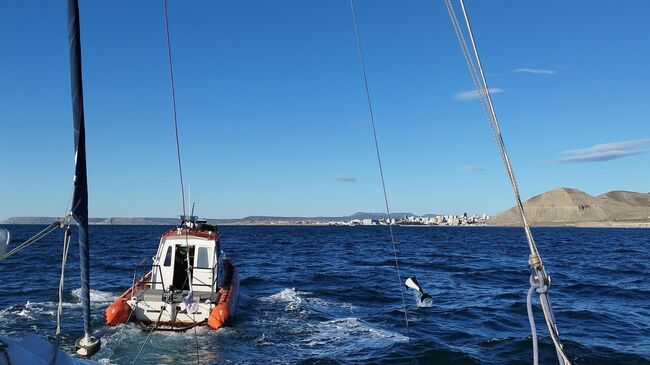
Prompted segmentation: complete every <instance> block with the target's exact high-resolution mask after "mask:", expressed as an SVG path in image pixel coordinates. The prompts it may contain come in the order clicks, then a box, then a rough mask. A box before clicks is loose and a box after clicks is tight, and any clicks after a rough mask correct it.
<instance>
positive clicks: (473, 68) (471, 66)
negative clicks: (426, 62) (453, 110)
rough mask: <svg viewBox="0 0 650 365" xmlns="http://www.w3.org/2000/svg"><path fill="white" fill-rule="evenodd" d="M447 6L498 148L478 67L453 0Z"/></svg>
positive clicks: (504, 162)
mask: <svg viewBox="0 0 650 365" xmlns="http://www.w3.org/2000/svg"><path fill="white" fill-rule="evenodd" d="M445 5H446V6H447V12H448V13H449V17H450V18H451V23H452V25H453V27H454V31H455V32H456V38H457V39H458V43H459V44H460V48H461V51H462V52H463V57H464V58H465V63H466V64H467V69H468V70H469V74H470V76H471V78H472V82H473V83H474V88H475V89H476V92H477V94H478V96H479V100H480V102H481V107H482V108H483V112H484V113H485V116H486V118H487V120H488V124H489V126H490V132H491V135H492V138H493V139H494V143H495V144H496V145H497V146H498V145H499V142H498V138H497V134H496V131H495V128H494V121H493V120H492V115H491V114H490V109H489V107H488V105H487V100H486V97H485V92H484V91H483V88H482V87H481V82H480V78H479V76H478V71H477V70H476V65H475V64H474V61H473V60H472V55H471V53H470V51H469V48H468V47H467V42H466V41H465V36H464V35H463V31H462V30H461V28H460V24H459V23H458V18H457V17H456V13H455V12H454V9H453V6H452V5H451V0H445ZM499 155H500V156H501V161H502V162H503V166H504V168H507V167H506V161H505V160H504V159H503V155H501V154H499Z"/></svg>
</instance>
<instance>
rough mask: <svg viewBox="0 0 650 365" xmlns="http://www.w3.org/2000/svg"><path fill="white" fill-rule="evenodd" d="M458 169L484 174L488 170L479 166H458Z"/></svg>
mask: <svg viewBox="0 0 650 365" xmlns="http://www.w3.org/2000/svg"><path fill="white" fill-rule="evenodd" d="M458 169H459V170H460V171H464V172H482V171H485V170H487V168H485V167H483V166H477V165H469V166H458Z"/></svg>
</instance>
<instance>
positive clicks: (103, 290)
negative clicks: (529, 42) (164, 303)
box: [0, 226, 650, 364]
mask: <svg viewBox="0 0 650 365" xmlns="http://www.w3.org/2000/svg"><path fill="white" fill-rule="evenodd" d="M3 227H4V228H9V229H10V230H11V232H12V238H13V241H12V242H14V244H16V243H19V242H22V241H23V240H25V239H27V238H29V237H30V236H31V235H32V234H34V233H36V232H37V231H38V230H40V229H41V228H42V227H41V226H3ZM165 228H166V227H161V226H91V228H90V229H91V231H90V238H91V244H92V247H91V255H92V257H91V265H92V267H91V285H92V288H93V289H92V291H91V301H92V316H93V320H92V322H93V327H94V329H93V331H94V334H95V335H96V336H101V337H102V342H103V346H102V350H101V351H100V352H99V353H98V354H97V355H96V356H95V357H94V359H95V360H98V361H100V362H101V363H106V364H130V363H132V361H133V360H134V358H135V355H136V353H137V352H138V349H139V348H140V346H141V344H142V343H143V341H144V340H145V338H146V336H147V335H146V333H143V332H142V331H141V330H140V329H139V328H138V327H137V326H136V325H135V324H128V325H125V326H118V327H111V328H109V327H104V326H103V322H104V309H105V308H106V306H107V305H109V304H110V303H111V302H112V301H113V300H114V299H115V298H116V297H117V296H118V295H119V294H120V293H121V292H122V291H123V290H124V289H126V288H127V287H128V286H129V285H130V283H131V280H132V275H133V267H134V265H135V264H136V263H137V262H139V261H141V260H142V259H143V258H145V257H151V256H153V255H154V253H155V250H156V247H157V244H158V236H159V235H160V234H161V233H162V232H163V230H164V229H165ZM220 230H221V234H222V242H223V247H224V250H226V252H227V254H228V256H229V257H230V258H231V259H232V260H233V261H234V262H235V264H236V266H237V268H238V270H239V274H240V278H241V292H240V305H239V309H238V311H239V312H238V317H237V319H236V321H235V322H234V323H233V326H232V327H229V328H224V329H221V330H218V331H209V330H203V329H199V330H198V332H197V334H196V336H197V339H198V344H199V348H198V360H199V361H200V363H201V364H208V363H210V364H350V363H358V364H366V363H367V364H402V363H403V364H413V363H416V364H530V363H531V362H532V350H531V339H530V329H529V325H528V319H527V315H526V291H527V290H528V274H529V273H528V268H527V264H526V261H527V252H526V243H525V238H524V235H523V231H522V230H521V229H517V228H496V227H467V228H460V227H459V228H451V227H397V228H396V231H395V232H396V238H397V246H398V250H399V256H400V264H401V269H402V276H403V277H402V279H405V278H406V277H407V276H417V278H418V280H419V281H420V284H421V285H422V286H423V287H424V289H425V291H426V292H428V293H429V294H431V296H432V297H433V306H431V307H420V306H418V303H417V297H416V296H415V295H414V294H413V293H411V292H408V291H407V292H405V295H406V305H407V314H408V319H409V323H410V326H409V330H408V331H407V328H406V326H405V322H404V313H403V311H402V304H401V299H400V285H401V284H400V283H398V282H397V277H396V272H395V267H394V261H393V257H392V251H391V245H390V239H389V236H388V230H387V227H274V226H270V227H269V226H223V227H220ZM533 233H534V234H535V237H536V239H537V243H538V246H539V249H540V253H541V254H542V258H543V259H544V262H545V264H546V267H547V270H548V272H549V274H550V275H551V278H552V284H553V285H552V287H551V299H552V301H553V306H554V310H555V314H556V317H557V322H558V327H559V331H560V335H561V337H562V339H563V342H564V345H565V348H566V352H567V354H568V355H569V357H570V358H571V359H572V360H573V362H574V364H650V284H649V283H650V281H649V279H648V278H649V277H650V230H643V229H578V228H537V229H533ZM75 238H76V237H75ZM73 242H74V241H73ZM61 248H62V234H61V233H60V232H59V233H57V234H54V235H51V236H50V237H48V238H46V239H45V240H43V241H41V242H39V243H37V244H35V245H33V246H31V247H29V248H27V249H26V250H24V251H22V253H21V254H20V255H18V256H14V257H12V258H10V259H8V260H5V261H4V262H0V334H2V335H11V336H23V335H25V334H27V333H32V332H36V333H38V334H40V335H42V336H44V337H46V338H48V339H50V340H51V339H52V338H53V334H54V328H55V321H56V314H55V313H56V300H57V291H56V288H57V286H58V280H59V270H60V260H61ZM78 277H79V271H78V255H77V248H76V245H74V246H71V249H70V257H69V259H68V267H67V270H66V281H65V282H66V290H65V305H64V319H63V332H64V337H63V348H64V349H66V350H68V351H71V348H72V346H73V344H74V340H75V339H76V338H77V337H79V336H80V335H81V334H82V332H83V329H82V320H81V304H80V302H79V291H80V290H79V286H80V285H79V281H78V280H79V279H78ZM536 309H538V307H537V308H536ZM537 326H538V329H539V333H540V363H543V364H552V363H556V361H557V360H556V357H555V354H554V350H553V347H552V344H551V342H550V339H549V338H548V335H547V332H546V328H545V324H544V322H543V319H542V317H541V315H540V311H539V309H538V310H537ZM122 333H123V339H122V341H121V342H120V341H119V338H120V335H121V334H122ZM409 333H410V340H409ZM138 363H141V364H172V363H173V364H196V363H197V349H196V344H195V337H194V332H193V331H190V332H188V333H185V334H177V333H154V334H153V335H152V336H151V338H150V339H149V342H148V344H147V345H146V346H145V349H144V351H143V354H142V356H141V357H140V359H139V361H138Z"/></svg>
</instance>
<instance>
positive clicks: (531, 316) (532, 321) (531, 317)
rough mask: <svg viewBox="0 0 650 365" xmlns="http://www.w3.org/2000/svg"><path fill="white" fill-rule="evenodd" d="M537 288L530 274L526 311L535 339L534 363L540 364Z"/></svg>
mask: <svg viewBox="0 0 650 365" xmlns="http://www.w3.org/2000/svg"><path fill="white" fill-rule="evenodd" d="M535 288H537V283H536V282H535V280H534V278H533V275H532V274H531V275H530V289H528V295H526V312H528V322H529V323H530V333H531V336H532V340H533V365H537V364H538V351H537V326H535V315H534V314H533V292H534V291H535Z"/></svg>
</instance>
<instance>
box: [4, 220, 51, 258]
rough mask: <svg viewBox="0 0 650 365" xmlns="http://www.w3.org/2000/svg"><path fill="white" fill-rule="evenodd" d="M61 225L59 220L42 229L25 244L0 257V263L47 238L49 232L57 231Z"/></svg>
mask: <svg viewBox="0 0 650 365" xmlns="http://www.w3.org/2000/svg"><path fill="white" fill-rule="evenodd" d="M62 223H63V219H59V220H57V221H55V222H53V223H52V224H50V225H49V226H47V227H45V228H43V230H42V231H40V232H38V233H37V234H35V235H34V236H33V237H32V238H30V239H28V240H27V241H25V242H23V243H21V244H20V245H18V246H16V248H14V249H12V250H11V251H9V252H7V253H6V254H4V256H1V257H0V261H2V260H4V259H7V258H9V257H10V256H13V255H15V254H17V253H18V252H19V251H21V250H22V249H24V248H25V247H27V246H30V245H32V244H34V243H36V242H38V241H39V240H41V239H42V238H43V237H45V236H47V235H48V234H50V233H51V232H53V231H55V230H57V229H59V228H60V227H61V225H62Z"/></svg>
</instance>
